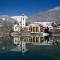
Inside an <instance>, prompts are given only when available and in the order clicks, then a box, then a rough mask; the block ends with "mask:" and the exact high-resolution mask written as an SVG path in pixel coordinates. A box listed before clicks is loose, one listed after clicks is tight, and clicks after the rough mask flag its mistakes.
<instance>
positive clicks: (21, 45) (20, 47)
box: [13, 36, 51, 53]
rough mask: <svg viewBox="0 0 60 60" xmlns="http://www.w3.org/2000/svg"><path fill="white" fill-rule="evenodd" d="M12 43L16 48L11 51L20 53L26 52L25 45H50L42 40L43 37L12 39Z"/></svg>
mask: <svg viewBox="0 0 60 60" xmlns="http://www.w3.org/2000/svg"><path fill="white" fill-rule="evenodd" d="M13 43H14V45H16V46H17V47H16V48H15V49H13V51H14V50H15V51H21V52H22V53H25V52H26V51H28V48H27V44H32V45H51V43H49V42H48V43H47V41H46V40H44V37H40V36H30V37H25V36H23V37H14V38H13Z"/></svg>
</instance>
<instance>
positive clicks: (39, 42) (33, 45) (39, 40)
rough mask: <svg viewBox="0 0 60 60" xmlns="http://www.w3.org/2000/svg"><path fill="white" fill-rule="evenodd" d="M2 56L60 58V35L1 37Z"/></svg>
mask: <svg viewBox="0 0 60 60" xmlns="http://www.w3.org/2000/svg"><path fill="white" fill-rule="evenodd" d="M2 57H4V58H2ZM7 57H9V58H7ZM0 58H1V59H16V60H18V59H20V60H26V59H27V60H60V36H51V37H49V36H45V37H42V36H39V35H38V36H37V35H36V36H35V35H32V36H2V37H0Z"/></svg>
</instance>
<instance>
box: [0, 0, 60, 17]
mask: <svg viewBox="0 0 60 60" xmlns="http://www.w3.org/2000/svg"><path fill="white" fill-rule="evenodd" d="M59 6H60V0H0V15H9V16H18V15H21V14H23V13H24V14H25V15H27V16H32V15H34V14H36V13H38V12H44V11H48V10H49V9H52V8H55V7H59Z"/></svg>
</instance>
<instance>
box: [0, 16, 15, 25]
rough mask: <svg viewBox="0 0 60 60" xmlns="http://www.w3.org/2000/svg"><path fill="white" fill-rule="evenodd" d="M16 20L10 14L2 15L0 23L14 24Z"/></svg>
mask: <svg viewBox="0 0 60 60" xmlns="http://www.w3.org/2000/svg"><path fill="white" fill-rule="evenodd" d="M15 22H16V20H14V19H12V18H11V17H10V16H0V23H2V24H8V25H11V24H14V23H15Z"/></svg>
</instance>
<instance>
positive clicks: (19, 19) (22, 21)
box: [12, 15, 28, 28]
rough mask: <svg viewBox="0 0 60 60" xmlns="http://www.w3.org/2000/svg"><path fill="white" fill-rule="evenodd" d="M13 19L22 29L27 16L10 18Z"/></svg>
mask: <svg viewBox="0 0 60 60" xmlns="http://www.w3.org/2000/svg"><path fill="white" fill-rule="evenodd" d="M12 18H13V19H15V20H17V22H18V23H19V26H21V27H22V28H24V27H25V26H26V20H27V19H28V17H27V16H24V15H23V16H12Z"/></svg>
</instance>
